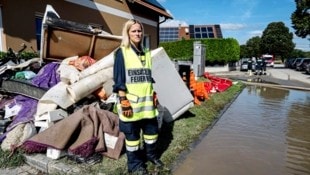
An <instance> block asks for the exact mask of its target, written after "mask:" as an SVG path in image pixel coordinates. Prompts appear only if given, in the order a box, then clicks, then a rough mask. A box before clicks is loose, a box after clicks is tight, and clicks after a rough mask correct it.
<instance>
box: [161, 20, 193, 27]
mask: <svg viewBox="0 0 310 175" xmlns="http://www.w3.org/2000/svg"><path fill="white" fill-rule="evenodd" d="M179 25H181V26H183V27H186V26H188V24H187V23H186V22H185V21H180V20H167V21H166V22H164V23H161V24H160V27H178V26H179Z"/></svg>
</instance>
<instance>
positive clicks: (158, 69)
mask: <svg viewBox="0 0 310 175" xmlns="http://www.w3.org/2000/svg"><path fill="white" fill-rule="evenodd" d="M151 55H152V63H153V67H152V76H153V79H154V81H155V83H154V90H155V91H156V92H157V96H158V101H159V103H160V108H159V113H160V114H159V115H160V116H162V117H163V120H164V121H165V122H171V121H173V120H175V119H177V118H178V117H179V116H180V115H182V114H183V113H184V112H186V111H187V110H188V109H189V108H191V107H193V106H194V103H193V100H194V98H193V96H192V94H191V93H190V91H189V89H188V87H187V86H186V84H185V83H184V81H183V80H182V78H181V77H180V75H179V73H178V71H177V70H176V68H175V65H174V64H173V63H172V61H171V60H170V58H169V56H168V55H167V53H166V51H165V50H164V49H163V48H162V47H159V48H157V49H155V50H152V52H151Z"/></svg>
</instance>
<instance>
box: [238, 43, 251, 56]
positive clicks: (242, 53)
mask: <svg viewBox="0 0 310 175" xmlns="http://www.w3.org/2000/svg"><path fill="white" fill-rule="evenodd" d="M248 57H249V54H248V53H247V49H246V45H244V44H243V45H240V58H248Z"/></svg>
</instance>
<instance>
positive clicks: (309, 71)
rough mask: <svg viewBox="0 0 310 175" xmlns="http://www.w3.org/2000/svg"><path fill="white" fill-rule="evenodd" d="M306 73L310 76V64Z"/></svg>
mask: <svg viewBox="0 0 310 175" xmlns="http://www.w3.org/2000/svg"><path fill="white" fill-rule="evenodd" d="M305 71H306V72H305V73H306V74H310V64H308V65H307V66H306V70H305Z"/></svg>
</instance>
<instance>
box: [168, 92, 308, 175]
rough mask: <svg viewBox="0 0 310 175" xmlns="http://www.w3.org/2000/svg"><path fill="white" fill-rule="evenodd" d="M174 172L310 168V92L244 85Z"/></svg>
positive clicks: (232, 174)
mask: <svg viewBox="0 0 310 175" xmlns="http://www.w3.org/2000/svg"><path fill="white" fill-rule="evenodd" d="M173 174H174V175H204V174H206V175H286V174H288V175H306V174H310V92H309V91H297V90H288V89H276V88H267V87H261V86H248V87H246V88H245V89H244V90H243V91H242V92H241V94H240V95H239V96H238V97H237V98H236V100H235V101H234V102H233V103H232V104H231V106H230V107H229V108H227V110H226V111H225V112H224V114H223V115H222V117H221V118H220V119H219V120H218V121H217V122H216V123H215V125H214V126H213V128H212V129H211V130H209V132H208V133H207V134H206V136H205V137H204V138H202V140H201V142H200V143H198V144H197V145H196V146H195V148H193V150H191V152H190V153H189V154H188V155H186V158H185V159H184V160H183V161H182V162H180V163H179V165H178V166H177V168H175V169H174V172H173Z"/></svg>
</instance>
